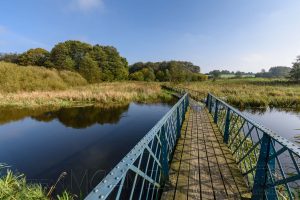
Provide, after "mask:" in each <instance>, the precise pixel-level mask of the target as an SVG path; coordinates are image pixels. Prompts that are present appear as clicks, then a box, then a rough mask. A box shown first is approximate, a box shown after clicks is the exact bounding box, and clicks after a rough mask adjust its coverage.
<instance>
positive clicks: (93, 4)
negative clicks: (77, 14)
mask: <svg viewBox="0 0 300 200" xmlns="http://www.w3.org/2000/svg"><path fill="white" fill-rule="evenodd" d="M102 7H103V0H72V2H71V4H70V8H71V10H79V11H82V12H89V11H91V10H95V9H97V8H102Z"/></svg>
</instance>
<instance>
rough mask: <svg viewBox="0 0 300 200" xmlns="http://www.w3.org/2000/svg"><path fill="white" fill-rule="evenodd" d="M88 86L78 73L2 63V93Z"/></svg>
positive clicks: (0, 64)
mask: <svg viewBox="0 0 300 200" xmlns="http://www.w3.org/2000/svg"><path fill="white" fill-rule="evenodd" d="M86 84H87V81H86V80H85V79H84V78H83V77H82V76H81V75H80V74H78V73H76V72H70V71H65V70H61V71H58V70H56V69H47V68H44V67H36V66H27V67H24V66H19V65H16V64H13V63H7V62H0V92H17V91H48V90H63V89H67V88H70V87H73V86H80V85H86Z"/></svg>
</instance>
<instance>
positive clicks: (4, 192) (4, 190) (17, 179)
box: [0, 165, 74, 200]
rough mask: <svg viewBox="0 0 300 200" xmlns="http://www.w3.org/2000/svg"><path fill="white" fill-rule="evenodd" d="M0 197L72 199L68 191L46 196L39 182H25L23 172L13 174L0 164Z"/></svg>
mask: <svg viewBox="0 0 300 200" xmlns="http://www.w3.org/2000/svg"><path fill="white" fill-rule="evenodd" d="M0 199H3V200H20V199H24V200H25V199H26V200H36V199H39V200H51V199H57V200H73V199H74V197H73V195H71V194H70V193H68V192H66V191H65V192H63V193H62V194H61V195H57V196H56V197H49V196H47V191H46V189H45V188H43V187H42V186H41V185H40V184H31V183H27V181H26V177H25V175H24V174H14V173H13V172H12V171H11V170H9V169H7V167H6V166H5V165H0Z"/></svg>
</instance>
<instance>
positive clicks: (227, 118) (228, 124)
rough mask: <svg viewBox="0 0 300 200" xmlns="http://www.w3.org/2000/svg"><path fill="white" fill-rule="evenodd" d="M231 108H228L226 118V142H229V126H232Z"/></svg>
mask: <svg viewBox="0 0 300 200" xmlns="http://www.w3.org/2000/svg"><path fill="white" fill-rule="evenodd" d="M230 111H231V110H230V108H229V107H228V108H227V111H226V119H225V129H224V143H225V144H228V140H229V127H230Z"/></svg>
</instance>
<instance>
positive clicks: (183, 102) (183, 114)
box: [181, 99, 185, 123]
mask: <svg viewBox="0 0 300 200" xmlns="http://www.w3.org/2000/svg"><path fill="white" fill-rule="evenodd" d="M181 115H182V116H181V120H182V121H181V123H183V121H184V116H185V99H183V101H182V113H181Z"/></svg>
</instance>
